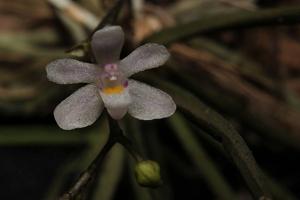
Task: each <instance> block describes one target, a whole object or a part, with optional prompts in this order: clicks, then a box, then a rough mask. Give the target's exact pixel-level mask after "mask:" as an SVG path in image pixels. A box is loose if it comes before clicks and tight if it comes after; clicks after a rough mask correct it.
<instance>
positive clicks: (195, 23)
mask: <svg viewBox="0 0 300 200" xmlns="http://www.w3.org/2000/svg"><path fill="white" fill-rule="evenodd" d="M59 2H60V3H61V2H64V1H63V0H61V1H55V0H49V1H40V0H26V3H25V1H23V0H14V1H1V2H0V118H1V125H0V145H1V146H0V147H1V148H0V155H1V156H0V158H1V161H2V162H1V163H2V164H1V166H0V171H1V173H0V174H1V180H0V184H1V188H0V199H9V200H14V199H20V198H22V199H28V200H29V199H30V200H35V199H36V200H41V199H45V200H53V199H58V197H59V195H61V194H62V193H63V191H65V190H66V189H67V188H68V187H69V185H71V183H72V182H73V181H74V179H75V178H76V177H77V176H78V174H80V172H81V171H82V170H84V169H85V168H86V167H87V166H88V165H89V164H90V162H91V161H92V160H93V159H94V157H95V156H96V155H97V154H98V152H99V151H100V149H101V148H102V147H103V145H104V144H105V142H106V139H107V135H108V127H107V124H106V121H105V120H104V119H102V118H101V119H99V120H98V121H97V122H96V125H95V126H93V127H91V128H86V129H81V130H76V131H70V132H65V131H62V130H60V129H59V128H58V126H57V125H56V124H55V122H54V119H53V117H52V112H53V109H54V107H55V105H56V104H57V103H58V102H60V101H61V100H62V99H64V98H65V97H66V96H68V95H69V94H71V93H72V91H74V90H75V89H76V88H78V87H79V86H78V85H73V86H68V87H60V86H57V85H55V84H52V83H50V82H48V81H47V80H46V74H45V65H46V64H47V63H49V62H50V61H52V60H54V59H56V58H61V57H70V56H72V57H73V58H76V59H79V60H84V61H90V60H89V55H88V52H89V43H88V41H89V40H88V38H90V35H91V33H92V32H93V31H94V30H95V28H96V27H97V25H98V22H97V20H98V21H99V22H101V21H102V22H103V23H100V26H99V27H101V26H104V25H106V24H109V23H114V22H115V23H117V24H119V25H121V26H122V27H123V28H124V29H125V30H126V37H127V38H126V39H127V41H126V45H125V49H124V51H123V52H122V55H123V56H125V55H127V54H128V52H130V51H131V50H132V49H133V47H136V46H139V45H141V44H143V43H144V42H145V41H150V42H159V43H162V44H166V45H167V46H168V49H169V51H170V52H171V54H172V57H171V59H170V60H169V62H168V63H167V64H166V66H164V67H163V68H162V69H157V70H156V69H155V70H152V71H150V72H144V73H142V74H140V75H137V76H136V77H135V78H137V79H140V80H143V81H146V82H149V83H151V84H153V85H155V86H157V87H159V88H161V89H163V90H165V91H166V92H168V93H169V94H171V96H172V97H173V98H174V100H175V101H176V103H177V105H178V107H179V109H178V111H177V113H176V114H175V115H174V116H173V117H171V118H170V119H167V120H159V121H158V120H156V121H145V122H141V121H137V120H134V119H132V118H131V117H129V116H127V117H126V118H125V119H124V120H122V127H123V129H124V133H125V134H126V135H127V136H128V137H129V138H130V139H131V140H132V141H133V143H134V144H135V145H136V146H137V149H138V150H139V151H140V152H141V153H142V155H143V156H144V157H145V158H147V159H151V160H156V161H157V162H158V163H159V164H160V169H161V173H162V179H163V185H162V186H161V187H160V188H158V189H155V190H153V189H145V188H141V187H140V186H138V184H137V183H136V180H135V178H134V166H135V164H134V161H133V160H132V159H131V158H130V157H128V156H127V154H126V153H125V152H124V149H123V148H120V146H115V147H114V148H113V149H112V150H111V151H110V152H109V154H108V155H107V158H106V160H105V162H104V163H103V165H102V167H101V170H100V171H99V172H98V174H97V177H95V180H94V181H93V184H91V185H89V188H88V193H85V194H83V196H80V197H78V199H84V198H86V199H92V200H93V199H95V200H96V199H97V200H99V199H103V200H105V199H107V200H108V199H118V198H123V199H124V198H126V199H146V200H148V199H164V200H168V199H175V200H176V199H200V198H202V199H228V200H232V199H241V200H244V199H245V200H246V199H252V198H253V199H259V198H260V199H269V198H272V199H280V200H281V199H282V200H287V199H289V200H290V199H299V198H300V193H299V180H300V174H299V170H298V168H299V167H300V166H299V164H298V163H297V158H298V157H299V150H300V148H299V147H300V145H299V142H300V135H299V133H300V124H299V120H300V103H299V95H300V82H299V76H300V68H299V66H300V59H299V55H300V41H299V38H300V32H299V30H300V29H299V27H298V25H297V24H298V23H299V22H300V14H299V13H300V1H298V0H290V1H280V0H278V1H276V3H275V2H274V1H272V2H271V1H270V2H271V3H268V2H267V1H252V0H240V1H239V0H234V1H229V0H172V1H171V0H168V1H167V0H163V1H143V0H131V1H122V4H118V2H117V1H106V0H102V1H101V0H78V1H74V2H73V1H66V2H69V3H68V4H66V5H67V6H62V5H60V3H59ZM70 2H71V3H70ZM119 2H121V1H119ZM116 3H117V5H116ZM119 11H120V15H119V17H118V18H116V16H117V15H116V13H118V12H119ZM107 13H109V15H107ZM105 16H106V18H105ZM103 18H104V19H105V20H103ZM99 27H98V28H99ZM250 149H251V150H250ZM252 154H253V155H252ZM257 163H258V164H257Z"/></svg>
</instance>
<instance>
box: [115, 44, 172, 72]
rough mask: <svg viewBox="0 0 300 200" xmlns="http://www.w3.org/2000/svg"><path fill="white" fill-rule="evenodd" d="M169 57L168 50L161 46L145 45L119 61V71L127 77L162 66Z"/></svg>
mask: <svg viewBox="0 0 300 200" xmlns="http://www.w3.org/2000/svg"><path fill="white" fill-rule="evenodd" d="M169 56H170V54H169V52H168V50H167V49H166V47H164V46H163V45H159V44H154V43H149V44H145V45H143V46H140V47H139V48H137V49H136V50H134V51H133V52H132V53H131V54H129V55H128V56H127V57H125V58H124V59H123V60H121V62H120V70H122V72H123V73H124V74H125V75H126V76H127V77H129V76H131V75H132V74H135V73H137V72H140V71H144V70H146V69H151V68H156V67H159V66H161V65H163V64H164V63H165V62H166V61H167V60H168V58H169Z"/></svg>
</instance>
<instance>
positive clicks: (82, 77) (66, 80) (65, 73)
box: [46, 58, 100, 84]
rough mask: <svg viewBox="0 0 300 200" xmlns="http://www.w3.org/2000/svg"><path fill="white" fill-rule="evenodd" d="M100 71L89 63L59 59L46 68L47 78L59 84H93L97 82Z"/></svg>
mask: <svg viewBox="0 0 300 200" xmlns="http://www.w3.org/2000/svg"><path fill="white" fill-rule="evenodd" d="M99 71H100V69H99V68H98V67H97V66H95V65H93V64H89V63H84V62H80V61H78V60H74V59H69V58H65V59H58V60H55V61H53V62H51V63H49V64H48V65H47V67H46V72H47V78H48V79H49V80H50V81H52V82H55V83H59V84H72V83H91V82H93V81H95V80H96V78H97V76H98V74H99Z"/></svg>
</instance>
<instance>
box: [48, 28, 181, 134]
mask: <svg viewBox="0 0 300 200" xmlns="http://www.w3.org/2000/svg"><path fill="white" fill-rule="evenodd" d="M123 43H124V32H123V30H122V28H121V27H120V26H107V27H105V28H103V29H101V30H99V31H97V32H95V33H94V35H93V37H92V41H91V46H92V51H93V54H94V56H95V58H96V61H97V64H90V63H84V62H80V61H77V60H74V59H58V60H55V61H53V62H51V63H50V64H48V65H47V67H46V71H47V77H48V79H49V80H50V81H53V82H55V83H59V84H73V83H88V84H87V85H86V86H84V87H82V88H80V89H78V90H77V91H75V92H74V93H73V94H72V95H71V96H69V97H68V98H66V99H65V100H64V101H62V102H61V103H60V104H59V105H58V106H57V107H56V108H55V110H54V117H55V120H56V122H57V124H58V125H59V126H60V127H61V128H62V129H65V130H71V129H75V128H82V127H86V126H89V125H91V124H93V123H94V122H95V121H96V120H97V118H98V117H99V116H100V114H101V112H102V111H103V108H104V107H106V108H107V110H108V112H109V114H110V115H111V117H112V118H114V119H121V118H122V117H123V116H124V115H125V114H126V113H127V111H128V112H129V114H130V115H132V116H133V117H135V118H137V119H142V120H152V119H159V118H165V117H169V116H171V115H172V114H173V113H174V112H175V110H176V105H175V103H174V101H173V100H172V98H171V97H170V96H169V95H168V94H166V93H165V92H163V91H161V90H159V89H156V88H153V87H151V86H148V85H146V84H144V83H140V82H138V81H135V80H132V79H128V77H130V76H131V75H132V74H135V73H137V72H140V71H144V70H146V69H151V68H155V67H159V66H161V65H163V64H164V63H165V62H166V61H167V60H168V58H169V53H168V51H167V49H166V48H165V47H164V46H162V45H158V44H145V45H143V46H141V47H139V48H137V49H136V50H135V51H133V52H132V53H131V54H130V55H128V56H127V57H125V58H124V59H122V60H119V57H120V52H121V49H122V47H123Z"/></svg>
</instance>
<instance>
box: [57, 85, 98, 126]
mask: <svg viewBox="0 0 300 200" xmlns="http://www.w3.org/2000/svg"><path fill="white" fill-rule="evenodd" d="M102 110H103V102H102V100H101V97H100V95H99V92H98V89H97V87H96V86H95V85H92V84H89V85H86V86H84V87H82V88H80V89H78V90H77V91H76V92H74V93H73V94H72V95H71V96H69V97H68V98H66V99H65V100H64V101H62V102H61V103H60V104H59V105H58V106H57V107H56V108H55V110H54V117H55V120H56V122H57V124H58V125H59V127H60V128H62V129H65V130H71V129H75V128H82V127H86V126H89V125H91V124H93V123H94V122H95V121H96V120H97V118H98V117H99V115H100V114H101V112H102Z"/></svg>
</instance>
